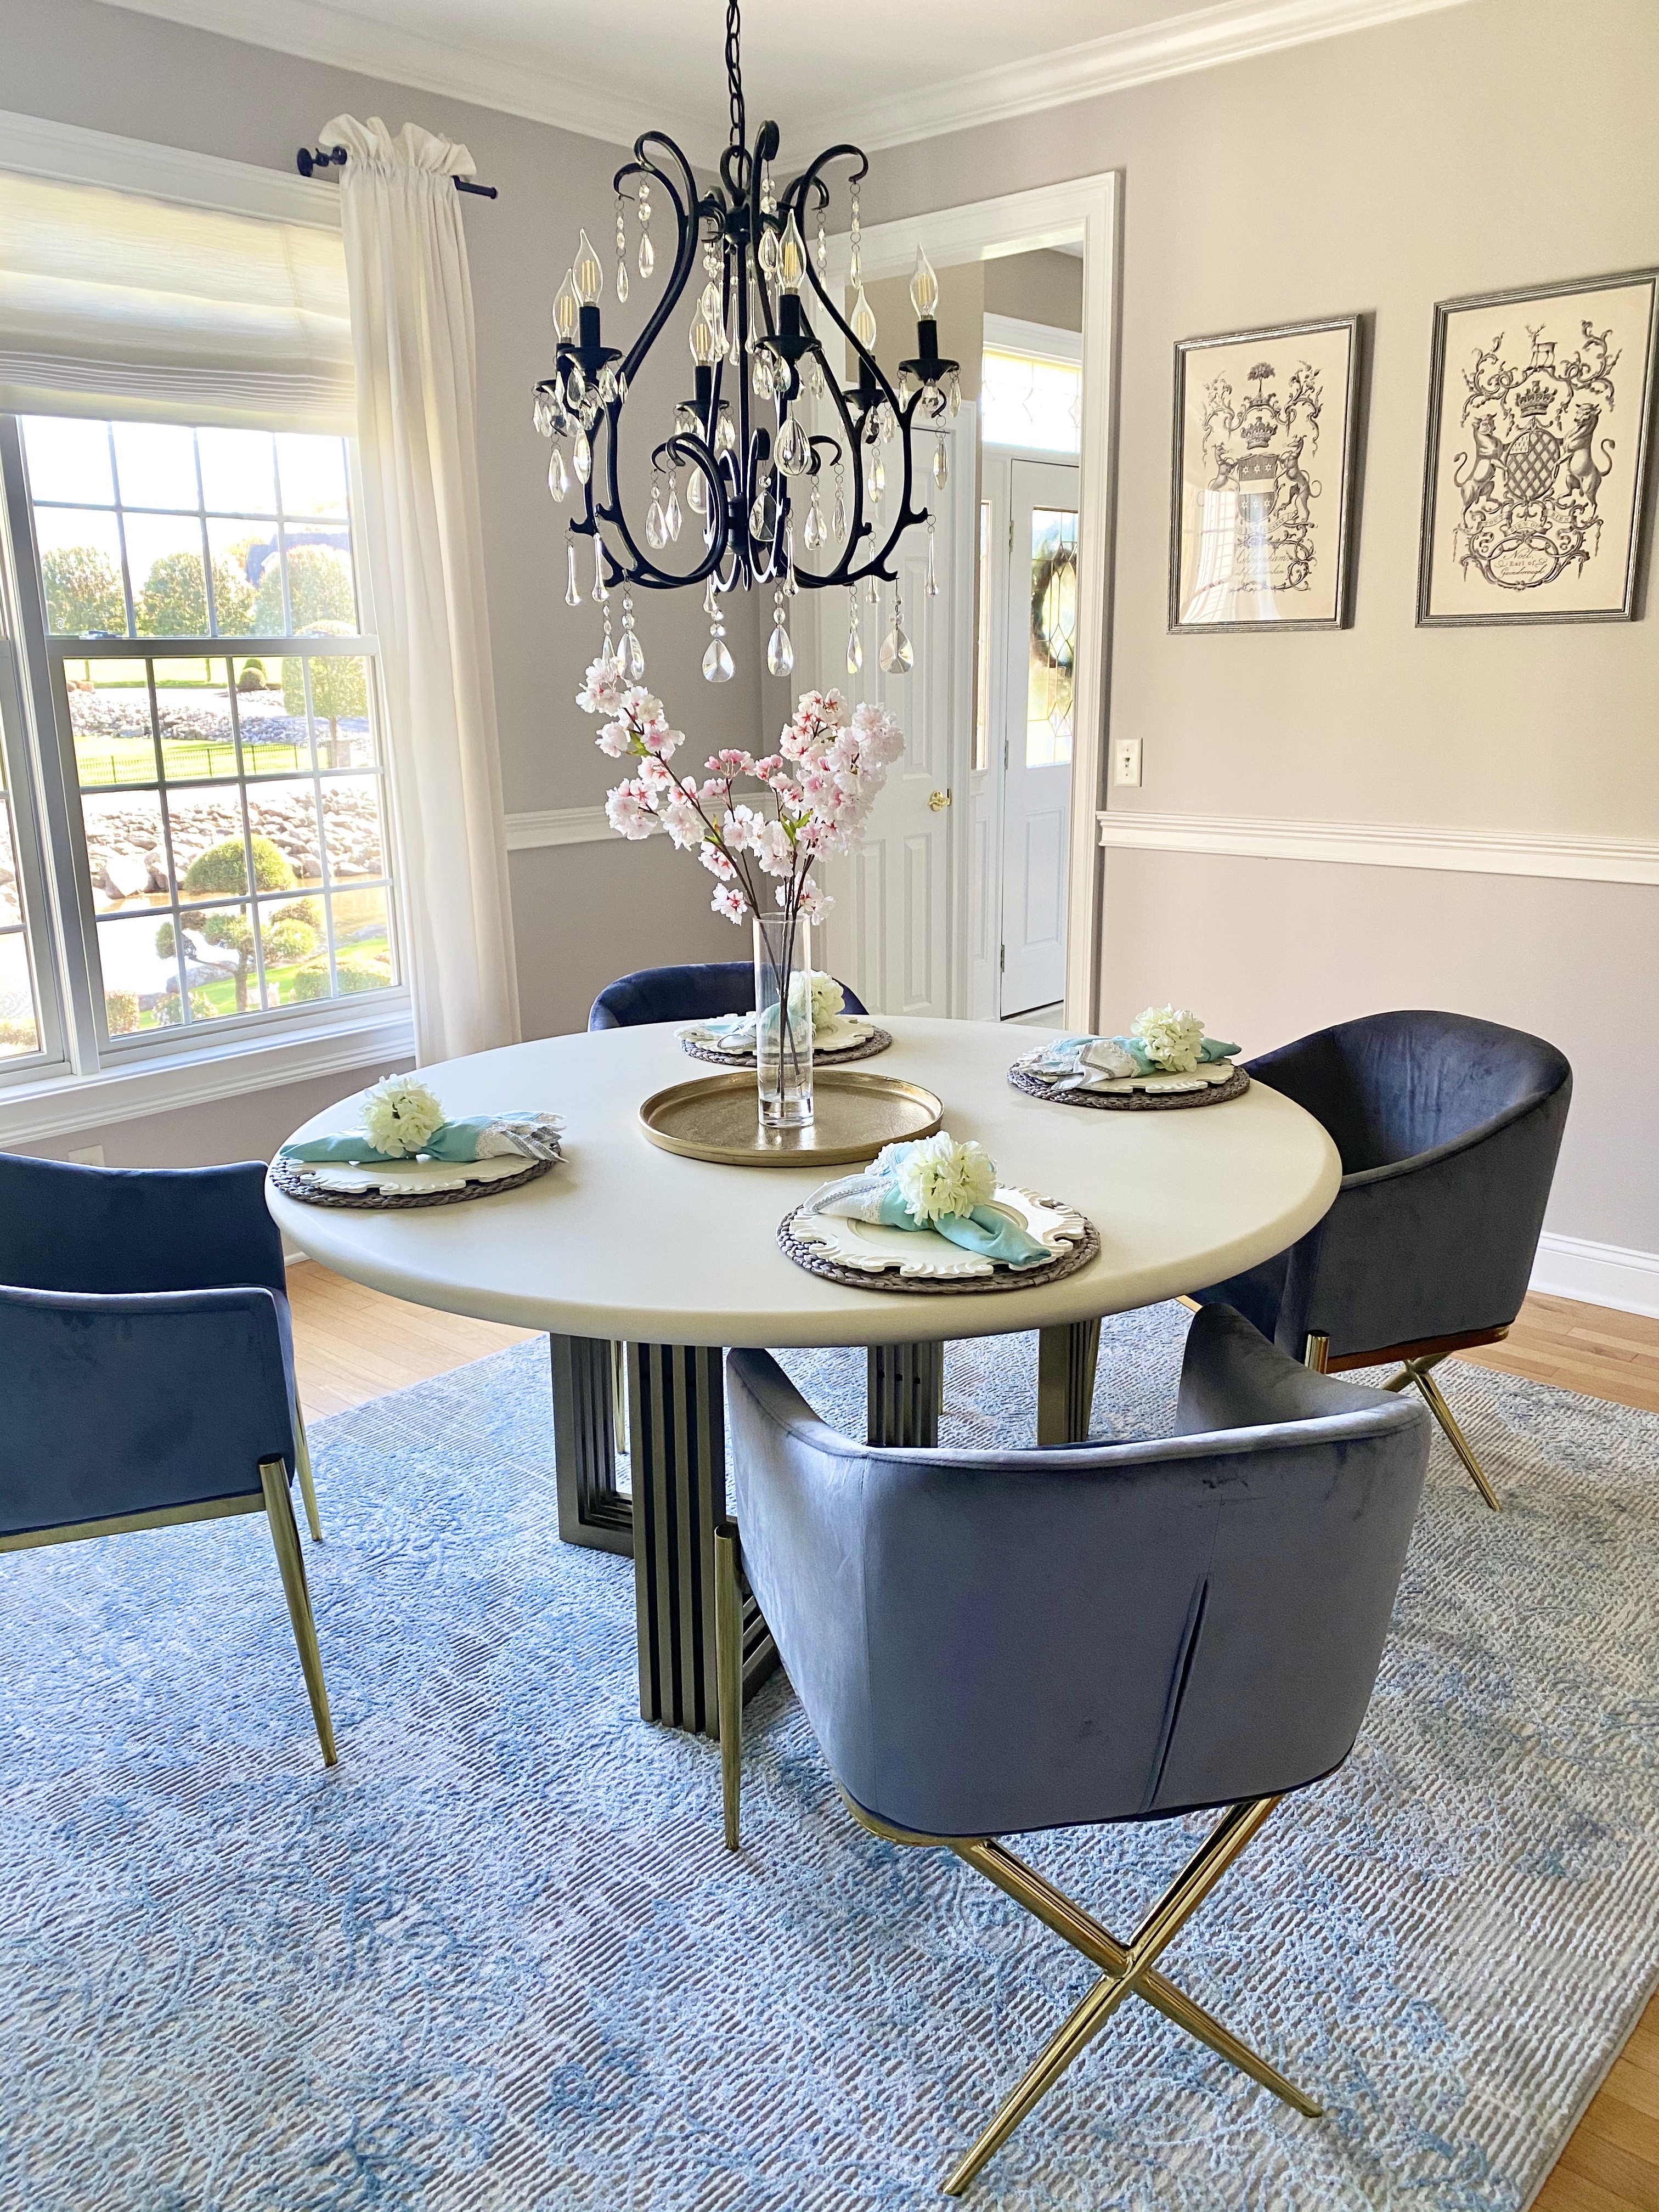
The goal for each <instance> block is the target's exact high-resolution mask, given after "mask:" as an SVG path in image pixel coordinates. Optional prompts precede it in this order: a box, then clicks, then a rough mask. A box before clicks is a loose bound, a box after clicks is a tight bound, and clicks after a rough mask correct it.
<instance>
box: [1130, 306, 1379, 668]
mask: <svg viewBox="0 0 1659 2212" xmlns="http://www.w3.org/2000/svg"><path fill="white" fill-rule="evenodd" d="M1368 320H1369V318H1368V317H1367V316H1366V315H1365V314H1364V313H1359V312H1356V313H1352V314H1347V315H1321V316H1316V317H1314V318H1313V319H1310V320H1309V321H1306V322H1296V323H1273V324H1268V325H1263V326H1261V327H1260V328H1258V329H1253V330H1243V331H1220V332H1218V333H1217V334H1216V335H1215V336H1213V337H1193V338H1179V339H1177V340H1176V349H1175V422H1174V430H1173V438H1172V453H1171V459H1170V606H1169V629H1170V635H1172V636H1182V637H1196V636H1209V635H1216V634H1223V635H1237V634H1238V633H1240V632H1242V631H1246V630H1255V631H1279V630H1310V629H1320V630H1325V629H1347V628H1348V627H1349V625H1350V623H1351V622H1352V596H1353V580H1352V570H1353V538H1354V526H1355V518H1356V510H1357V504H1358V495H1357V482H1356V479H1357V475H1358V467H1359V457H1360V416H1361V412H1362V409H1363V405H1364V340H1365V335H1366V333H1365V325H1366V323H1367V321H1368ZM1315 337H1316V338H1323V339H1340V341H1341V342H1342V343H1341V356H1342V357H1341V362H1340V376H1339V377H1338V378H1337V380H1335V389H1336V390H1337V391H1338V392H1340V398H1341V404H1342V424H1341V433H1340V437H1339V438H1338V439H1337V440H1336V441H1335V442H1334V447H1333V448H1332V450H1333V451H1334V453H1335V455H1336V458H1337V460H1338V464H1339V465H1340V471H1341V478H1340V484H1339V485H1338V486H1337V487H1336V498H1335V500H1334V502H1332V501H1330V500H1329V490H1330V487H1329V486H1328V484H1327V483H1323V482H1321V483H1317V484H1315V483H1310V481H1309V478H1308V477H1307V473H1306V471H1304V470H1302V469H1301V468H1300V466H1299V454H1300V451H1301V448H1300V446H1299V445H1297V440H1296V439H1295V438H1294V437H1293V436H1291V435H1290V434H1291V431H1292V430H1294V428H1295V427H1296V422H1295V416H1296V414H1297V404H1294V403H1292V404H1291V405H1290V412H1291V420H1290V421H1289V422H1286V420H1285V411H1286V406H1287V402H1286V400H1285V398H1283V397H1278V396H1277V395H1276V392H1275V393H1269V392H1268V391H1267V382H1266V380H1260V379H1257V380H1255V384H1256V394H1255V399H1254V400H1249V399H1246V400H1243V401H1241V403H1240V405H1239V407H1238V410H1237V416H1235V417H1234V418H1233V419H1234V421H1235V422H1242V421H1243V418H1244V417H1245V416H1248V415H1250V414H1252V413H1253V411H1254V410H1258V409H1262V410H1265V409H1267V408H1268V407H1269V405H1270V404H1272V405H1273V408H1274V409H1275V410H1276V412H1277V414H1278V416H1279V428H1278V429H1277V430H1275V431H1274V432H1273V435H1272V437H1271V438H1269V437H1267V436H1266V435H1265V432H1264V435H1263V436H1262V437H1261V438H1259V439H1258V438H1256V436H1255V432H1256V431H1257V430H1261V429H1262V428H1263V426H1264V424H1265V420H1266V416H1265V413H1264V414H1262V415H1261V416H1258V417H1257V421H1256V422H1255V425H1254V426H1253V428H1252V431H1251V439H1250V441H1254V442H1255V444H1256V445H1257V449H1258V452H1259V453H1261V460H1260V461H1259V463H1258V462H1255V456H1249V457H1247V459H1246V461H1245V463H1244V464H1243V466H1245V467H1249V466H1250V465H1255V467H1256V471H1257V473H1256V478H1255V480H1256V481H1257V482H1260V483H1267V484H1271V485H1272V486H1273V487H1274V490H1273V498H1272V501H1271V504H1270V506H1269V507H1267V510H1266V511H1265V512H1266V513H1272V514H1273V515H1274V516H1275V517H1276V516H1277V515H1278V514H1279V513H1280V512H1281V511H1283V510H1284V508H1285V503H1286V501H1287V500H1288V501H1289V502H1290V509H1291V514H1292V520H1293V527H1295V528H1297V529H1300V530H1301V532H1302V533H1303V536H1304V539H1305V542H1306V550H1307V551H1308V552H1309V553H1310V555H1311V560H1310V567H1311V566H1317V565H1322V564H1324V563H1326V562H1328V563H1329V566H1330V577H1329V581H1328V584H1325V583H1323V581H1322V590H1321V598H1320V602H1319V604H1320V606H1321V609H1322V611H1320V612H1318V613H1316V614H1303V613H1297V612H1294V611H1289V610H1291V608H1293V607H1294V606H1295V605H1296V604H1297V599H1296V596H1295V595H1296V594H1297V592H1299V591H1300V590H1302V589H1304V588H1305V581H1304V584H1289V585H1287V586H1285V587H1279V588H1273V589H1272V591H1271V596H1272V598H1273V602H1274V604H1275V606H1276V607H1283V608H1285V610H1286V611H1282V612H1280V611H1264V612H1261V613H1256V614H1252V615H1250V616H1249V617H1244V618H1242V619H1233V618H1231V617H1217V618H1213V619H1211V618H1198V619H1195V618H1194V617H1192V616H1191V614H1190V612H1189V611H1188V605H1187V600H1186V593H1187V585H1188V574H1189V556H1190V555H1191V553H1192V550H1193V544H1194V538H1193V533H1192V532H1191V530H1190V528H1189V505H1190V502H1189V501H1188V496H1187V495H1188V489H1189V488H1193V483H1194V480H1193V473H1192V461H1193V457H1194V422H1195V420H1196V419H1197V418H1195V417H1194V414H1193V408H1194V404H1198V405H1202V404H1203V402H1204V398H1205V397H1206V394H1205V393H1204V392H1202V391H1200V392H1196V393H1195V392H1194V389H1193V385H1194V377H1193V375H1192V374H1191V371H1192V367H1193V364H1194V361H1195V359H1197V357H1199V356H1214V355H1217V354H1225V353H1226V352H1228V351H1230V350H1232V349H1237V354H1238V358H1239V363H1240V364H1241V366H1240V367H1239V368H1238V371H1237V373H1238V374H1240V376H1241V377H1243V380H1244V381H1245V383H1247V384H1248V383H1249V382H1250V381H1252V380H1251V379H1250V378H1249V376H1248V375H1247V374H1246V373H1245V368H1244V366H1243V364H1248V366H1249V368H1256V367H1261V366H1266V365H1268V364H1266V362H1265V353H1266V349H1268V348H1270V347H1279V348H1281V349H1282V348H1283V346H1284V345H1285V343H1287V342H1291V341H1295V340H1297V339H1301V340H1304V341H1305V340H1307V339H1309V338H1315ZM1258 349H1260V350H1261V353H1262V354H1263V356H1264V360H1263V361H1261V362H1255V361H1252V360H1251V359H1250V356H1251V355H1252V354H1254V353H1255V352H1256V351H1257V350H1258ZM1272 366H1275V367H1276V364H1273V365H1272ZM1329 396H1330V394H1329V393H1326V394H1325V395H1324V397H1325V398H1326V399H1328V398H1329ZM1318 411H1320V410H1316V419H1317V413H1318ZM1230 428H1231V424H1230ZM1207 429H1208V426H1207V424H1206V426H1205V428H1204V432H1203V434H1202V435H1200V436H1199V439H1198V447H1197V450H1198V452H1199V453H1206V452H1208V451H1210V450H1212V448H1211V447H1210V446H1209V443H1208V436H1207ZM1301 435H1302V436H1303V437H1304V438H1305V436H1306V435H1307V432H1306V429H1305V428H1304V430H1303V432H1302V434H1301ZM1276 441H1277V445H1278V450H1277V451H1276V452H1275V451H1274V447H1275V443H1276ZM1247 442H1249V441H1247ZM1291 447H1295V451H1294V452H1291V451H1290V448H1291ZM1270 458H1272V459H1278V460H1279V461H1281V462H1282V461H1285V459H1288V467H1285V466H1280V467H1279V469H1278V471H1277V472H1276V473H1274V474H1273V475H1272V476H1271V477H1270V476H1268V475H1267V460H1268V459H1270ZM1218 468H1219V470H1220V472H1221V475H1220V478H1218V479H1216V480H1210V479H1207V478H1206V480H1205V488H1206V489H1208V490H1210V491H1213V490H1216V489H1219V488H1220V482H1221V479H1222V478H1226V477H1237V475H1238V474H1239V473H1240V468H1239V467H1238V466H1237V465H1234V464H1232V463H1230V462H1228V461H1227V460H1225V458H1224V459H1219V460H1218ZM1327 473H1328V472H1327ZM1254 496H1255V498H1256V500H1257V501H1258V502H1259V501H1261V499H1262V498H1263V497H1265V496H1266V495H1264V494H1255V495H1254ZM1316 501H1317V502H1318V503H1319V505H1320V510H1321V511H1320V512H1319V513H1317V514H1315V513H1313V511H1312V510H1313V507H1314V505H1315V502H1316ZM1298 509H1299V515H1298V513H1297V510H1298ZM1261 519H1263V520H1265V513H1264V514H1263V515H1262V517H1261ZM1257 535H1258V536H1259V535H1260V532H1259V531H1258V533H1257ZM1240 544H1241V545H1242V544H1243V539H1241V540H1240ZM1274 558H1275V560H1277V561H1281V562H1282V548H1280V549H1278V550H1277V551H1276V552H1275V555H1274ZM1291 574H1294V569H1293V568H1292V570H1291ZM1229 588H1231V586H1230V587H1229ZM1254 588H1255V595H1256V596H1257V597H1261V596H1263V595H1264V594H1263V592H1262V589H1261V586H1256V587H1254ZM1235 595H1237V594H1235Z"/></svg>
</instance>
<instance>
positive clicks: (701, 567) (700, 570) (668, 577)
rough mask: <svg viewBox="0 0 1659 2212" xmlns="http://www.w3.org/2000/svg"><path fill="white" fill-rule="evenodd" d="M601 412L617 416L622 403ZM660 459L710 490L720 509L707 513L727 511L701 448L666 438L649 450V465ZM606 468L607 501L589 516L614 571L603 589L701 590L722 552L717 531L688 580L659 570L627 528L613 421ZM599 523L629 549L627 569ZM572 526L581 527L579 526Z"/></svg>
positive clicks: (716, 477)
mask: <svg viewBox="0 0 1659 2212" xmlns="http://www.w3.org/2000/svg"><path fill="white" fill-rule="evenodd" d="M606 411H607V416H611V415H612V414H614V415H615V416H620V415H621V413H622V405H621V403H620V402H619V401H617V400H612V401H611V406H610V408H609V409H608V410H606ZM665 454H666V455H667V457H668V459H670V460H671V461H684V462H687V463H689V464H690V465H691V466H692V467H694V468H696V470H697V471H698V472H699V473H700V474H701V476H702V478H703V480H704V482H705V483H707V484H708V486H709V488H710V491H711V494H712V495H713V497H714V499H715V500H716V501H718V502H719V503H720V507H719V509H718V510H717V509H716V508H714V507H711V509H710V513H717V512H719V513H723V512H724V509H725V505H726V485H725V483H724V482H723V481H722V479H721V477H720V471H719V470H718V469H717V468H716V467H715V466H714V464H713V462H712V461H711V459H710V458H709V456H708V453H706V452H705V451H704V449H703V447H702V444H701V442H700V441H698V440H696V439H695V438H685V437H679V436H676V437H671V438H665V439H664V440H663V441H662V442H661V443H660V444H659V445H658V446H656V447H653V450H652V454H651V458H652V460H653V463H654V462H655V461H657V460H659V459H660V458H661V457H662V456H663V455H665ZM605 464H606V474H607V476H608V477H609V478H610V487H611V489H610V497H609V500H608V501H607V502H606V503H605V505H604V506H601V507H598V508H597V509H595V510H594V513H595V518H596V519H595V520H594V523H593V534H594V535H595V536H596V537H598V538H599V545H600V549H601V550H602V552H603V553H604V556H605V560H606V561H607V562H609V563H610V565H611V568H612V570H613V571H614V573H613V574H611V575H609V576H607V577H606V579H605V581H606V582H607V583H608V584H618V583H621V584H638V585H640V586H641V587H642V588H643V589H644V590H646V591H647V592H671V591H678V590H680V589H683V588H684V586H687V585H690V584H700V583H702V580H703V579H704V577H705V576H708V575H711V574H713V573H714V570H715V569H716V568H719V566H720V553H721V550H722V533H721V530H720V526H718V525H717V526H716V529H715V532H714V538H713V540H712V542H711V543H710V544H708V546H707V547H706V548H705V550H704V552H703V557H702V560H701V561H700V562H698V563H697V565H696V568H693V569H692V570H691V571H690V574H687V575H684V576H676V575H673V574H670V572H669V571H668V570H667V569H666V568H659V567H658V565H657V563H656V562H654V561H653V559H652V558H651V556H650V554H649V553H648V552H641V550H640V546H639V544H638V541H637V540H636V539H635V536H634V533H633V532H632V531H631V530H630V529H629V525H628V518H627V516H626V515H625V514H624V513H623V504H622V498H621V495H620V493H619V491H618V489H617V426H616V422H614V421H612V422H611V435H610V437H609V439H608V440H607V441H606V450H605ZM601 522H608V523H609V524H610V525H611V528H612V529H613V530H614V531H615V532H617V536H618V537H619V538H621V539H622V542H623V544H624V545H625V546H626V547H627V549H628V556H629V562H631V563H632V566H631V567H627V568H625V567H623V564H622V563H621V562H619V561H617V557H616V556H615V555H614V554H613V553H612V552H611V548H610V547H609V546H608V545H607V544H605V538H604V535H603V533H602V532H600V531H599V524H600V523H601ZM578 527H580V526H578Z"/></svg>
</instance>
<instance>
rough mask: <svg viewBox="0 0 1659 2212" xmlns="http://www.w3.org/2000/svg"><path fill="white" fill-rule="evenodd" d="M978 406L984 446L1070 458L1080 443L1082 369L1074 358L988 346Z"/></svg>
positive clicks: (1081, 443) (1081, 426)
mask: <svg viewBox="0 0 1659 2212" xmlns="http://www.w3.org/2000/svg"><path fill="white" fill-rule="evenodd" d="M979 410H980V411H979V425H980V437H981V441H983V442H984V443H985V444H986V445H987V446H1018V447H1024V448H1026V449H1028V450H1030V451H1032V452H1036V453H1065V454H1068V455H1070V456H1072V457H1073V459H1075V458H1076V456H1077V455H1078V454H1079V453H1080V452H1081V451H1082V447H1083V371H1082V369H1081V368H1079V365H1078V364H1077V362H1067V361H1054V360H1048V359H1045V358H1044V357H1043V356H1041V355H1038V354H1030V353H1013V352H1011V351H1009V350H1007V349H1005V348H1003V347H1000V346H987V347H986V349H985V353H984V356H983V358H982V360H981V365H980V395H979Z"/></svg>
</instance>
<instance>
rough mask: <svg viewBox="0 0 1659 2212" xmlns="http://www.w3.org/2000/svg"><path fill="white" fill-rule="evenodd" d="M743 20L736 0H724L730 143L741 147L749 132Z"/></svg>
mask: <svg viewBox="0 0 1659 2212" xmlns="http://www.w3.org/2000/svg"><path fill="white" fill-rule="evenodd" d="M742 45H743V22H742V19H741V16H740V14H739V11H738V0H726V86H727V88H728V89H729V91H730V93H731V95H732V145H733V146H734V147H737V148H739V149H741V148H742V146H743V144H744V141H745V140H746V139H747V137H748V136H749V133H748V129H747V126H746V123H745V118H744V106H743V53H742Z"/></svg>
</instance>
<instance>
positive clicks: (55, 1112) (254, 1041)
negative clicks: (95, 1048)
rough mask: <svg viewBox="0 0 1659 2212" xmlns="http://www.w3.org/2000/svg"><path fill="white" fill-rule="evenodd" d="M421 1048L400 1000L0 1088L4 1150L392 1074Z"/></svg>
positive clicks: (391, 998)
mask: <svg viewBox="0 0 1659 2212" xmlns="http://www.w3.org/2000/svg"><path fill="white" fill-rule="evenodd" d="M414 1049H415V1027H414V1023H413V1021H412V1019H411V1018H410V1011H409V1001H408V998H407V995H406V994H404V993H402V992H398V993H396V994H389V1003H388V1002H383V1003H381V1004H380V1005H379V1006H376V1007H375V1008H374V1012H372V1013H371V1012H369V1010H368V1008H367V1007H365V1008H363V1009H362V1010H361V1011H360V1012H356V1014H355V1015H354V1016H353V1017H352V1018H342V1017H340V1016H338V1015H337V1016H336V1017H335V1018H333V1019H331V1020H325V1021H320V1022H318V1023H316V1024H307V1025H306V1027H305V1028H304V1029H303V1030H299V1031H297V1032H296V1031H295V1030H291V1029H289V1030H284V1031H283V1034H282V1035H281V1036H271V1035H270V1033H269V1032H266V1033H265V1034H264V1035H261V1034H259V1033H258V1032H255V1033H253V1034H252V1035H248V1034H246V1033H245V1034H244V1035H243V1036H241V1037H240V1038H238V1039H236V1040H235V1041H234V1042H233V1041H231V1040H229V1039H227V1040H226V1042H225V1043H224V1044H223V1045H222V1047H220V1048H217V1049H216V1050H213V1051H210V1052H191V1053H188V1054H185V1053H179V1054H172V1055H170V1056H168V1057H166V1058H160V1057H158V1058H146V1059H145V1060H143V1063H142V1065H137V1066H125V1067H118V1066H117V1067H103V1068H100V1069H98V1070H96V1071H95V1072H94V1073H90V1074H86V1075H73V1074H61V1073H54V1074H50V1075H42V1076H38V1077H36V1078H35V1079H33V1081H30V1082H22V1083H13V1084H11V1085H6V1084H3V1083H0V1146H5V1145H7V1144H27V1143H31V1142H33V1141H34V1140H36V1139H40V1138H43V1137H59V1136H66V1135H69V1134H70V1133H74V1132H76V1131H79V1130H83V1129H96V1128H102V1127H104V1126H105V1125H106V1123H108V1122H112V1121H137V1119H139V1118H140V1117H141V1116H142V1115H149V1114H166V1113H168V1112H170V1111H172V1110H173V1109H174V1108H175V1107H179V1106H202V1105H206V1104H209V1103H211V1102H212V1101H213V1100H215V1099H218V1098H235V1097H240V1096H242V1095H244V1094H245V1093H246V1092H248V1091H268V1090H270V1088H271V1087H272V1086H273V1085H276V1084H282V1083H303V1082H305V1081H306V1080H307V1079H309V1078H310V1077H313V1076H318V1075H333V1074H337V1073H344V1072H346V1071H348V1070H355V1069H357V1068H362V1067H367V1066H372V1065H376V1064H379V1065H380V1066H385V1064H386V1063H388V1062H390V1061H392V1060H407V1059H409V1058H410V1055H411V1054H413V1052H414Z"/></svg>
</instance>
